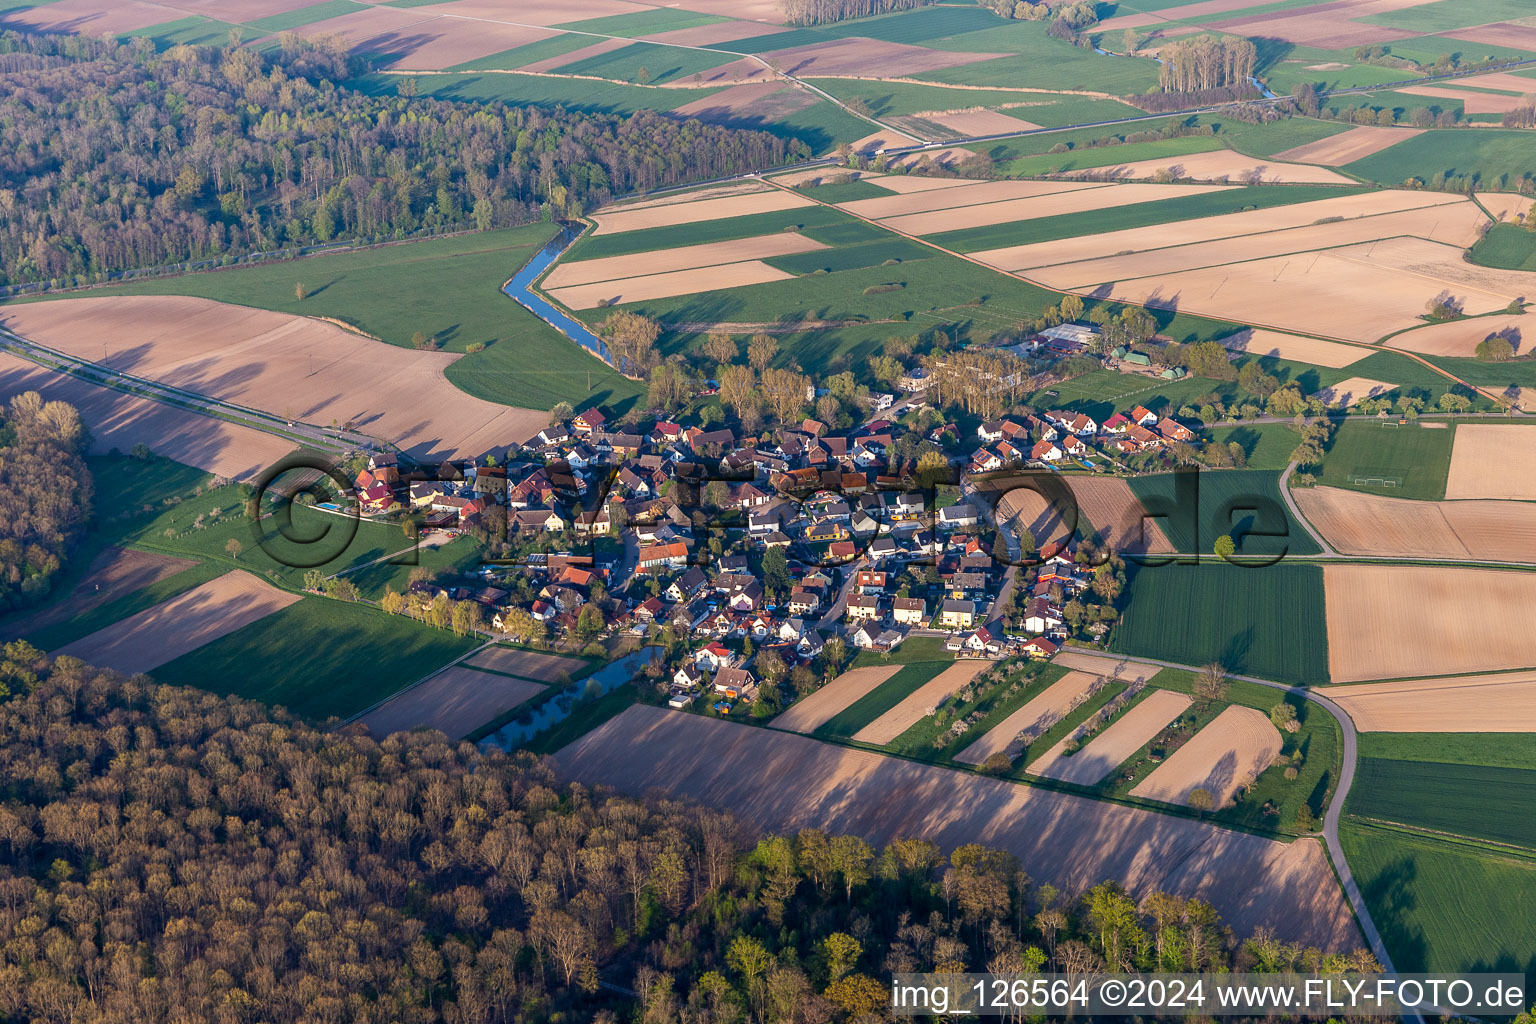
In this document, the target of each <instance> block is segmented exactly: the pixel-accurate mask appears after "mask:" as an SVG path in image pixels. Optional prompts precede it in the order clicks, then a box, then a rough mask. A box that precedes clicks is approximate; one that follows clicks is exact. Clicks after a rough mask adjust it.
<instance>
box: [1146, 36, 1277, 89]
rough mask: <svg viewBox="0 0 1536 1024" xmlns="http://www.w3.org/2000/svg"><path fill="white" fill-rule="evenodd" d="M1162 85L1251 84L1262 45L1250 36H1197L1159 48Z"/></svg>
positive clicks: (1217, 86) (1218, 86) (1220, 86)
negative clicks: (1257, 45)
mask: <svg viewBox="0 0 1536 1024" xmlns="http://www.w3.org/2000/svg"><path fill="white" fill-rule="evenodd" d="M1158 57H1159V59H1161V60H1162V64H1161V66H1160V68H1159V71H1158V85H1159V86H1160V87H1161V88H1162V90H1163V91H1164V92H1181V93H1182V92H1190V93H1195V92H1205V91H1207V90H1210V89H1227V88H1232V87H1234V86H1244V85H1248V84H1249V81H1248V80H1249V79H1250V78H1252V77H1253V71H1254V67H1255V65H1256V64H1257V62H1258V49H1257V48H1256V47H1255V46H1254V45H1253V41H1252V40H1249V39H1237V38H1230V39H1221V38H1217V37H1216V36H1195V37H1193V38H1189V39H1177V40H1174V41H1173V42H1171V43H1168V44H1166V45H1164V46H1163V47H1162V49H1160V50H1159V51H1158Z"/></svg>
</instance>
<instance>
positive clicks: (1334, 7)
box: [1205, 0, 1434, 50]
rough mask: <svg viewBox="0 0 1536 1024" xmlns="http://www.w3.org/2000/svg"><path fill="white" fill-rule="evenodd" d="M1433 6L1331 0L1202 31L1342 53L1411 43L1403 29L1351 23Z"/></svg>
mask: <svg viewBox="0 0 1536 1024" xmlns="http://www.w3.org/2000/svg"><path fill="white" fill-rule="evenodd" d="M1433 2H1434V0H1334V2H1333V3H1324V4H1313V5H1311V6H1308V7H1303V8H1301V9H1299V10H1294V11H1287V12H1284V13H1275V14H1267V15H1259V16H1254V17H1247V18H1234V19H1231V20H1228V21H1214V22H1208V23H1206V25H1205V27H1206V28H1209V29H1214V30H1216V31H1219V32H1229V33H1233V34H1235V35H1243V36H1266V37H1273V38H1275V39H1283V40H1285V41H1286V42H1289V43H1295V44H1297V45H1298V46H1315V47H1317V48H1318V49H1320V50H1344V49H1349V48H1350V47H1354V46H1369V45H1370V44H1372V43H1384V42H1390V41H1391V40H1394V39H1410V38H1413V37H1414V36H1416V35H1418V33H1416V32H1409V31H1407V30H1406V29H1397V28H1387V27H1386V26H1384V25H1373V24H1371V23H1370V22H1364V21H1356V20H1354V19H1357V18H1363V17H1366V16H1368V15H1372V14H1386V13H1388V12H1391V11H1401V10H1407V9H1408V8H1411V7H1419V6H1422V5H1424V4H1427V3H1433Z"/></svg>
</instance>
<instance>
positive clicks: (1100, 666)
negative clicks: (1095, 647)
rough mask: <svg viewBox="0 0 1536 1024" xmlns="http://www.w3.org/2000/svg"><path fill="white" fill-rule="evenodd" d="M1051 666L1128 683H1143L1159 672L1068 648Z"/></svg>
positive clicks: (1103, 655) (1137, 663) (1059, 654)
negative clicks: (1063, 667)
mask: <svg viewBox="0 0 1536 1024" xmlns="http://www.w3.org/2000/svg"><path fill="white" fill-rule="evenodd" d="M1051 664H1052V665H1063V666H1065V667H1067V668H1072V669H1078V670H1079V671H1082V672H1090V673H1092V674H1093V675H1096V676H1114V677H1115V678H1116V679H1123V680H1125V681H1126V682H1128V683H1144V682H1146V681H1147V680H1149V679H1151V678H1152V677H1153V676H1155V675H1157V673H1158V672H1160V671H1161V669H1160V668H1158V666H1156V665H1147V664H1144V663H1142V662H1139V661H1127V660H1126V659H1124V658H1117V657H1114V656H1113V655H1109V654H1092V653H1089V652H1088V651H1079V650H1074V649H1073V648H1070V647H1069V648H1067V649H1066V650H1063V651H1061V652H1059V653H1058V654H1057V655H1056V657H1054V658H1052V659H1051Z"/></svg>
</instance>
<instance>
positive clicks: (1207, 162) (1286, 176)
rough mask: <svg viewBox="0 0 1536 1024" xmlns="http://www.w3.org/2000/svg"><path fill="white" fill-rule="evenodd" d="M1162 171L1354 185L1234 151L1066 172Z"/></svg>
mask: <svg viewBox="0 0 1536 1024" xmlns="http://www.w3.org/2000/svg"><path fill="white" fill-rule="evenodd" d="M1159 171H1168V172H1169V173H1171V174H1172V175H1173V176H1174V177H1175V178H1189V179H1192V180H1194V181H1229V182H1233V183H1241V184H1253V185H1258V184H1263V183H1265V182H1270V183H1274V182H1284V183H1287V184H1306V183H1310V184H1319V185H1345V184H1354V181H1353V179H1350V178H1346V177H1344V175H1342V174H1339V173H1337V172H1336V171H1330V170H1327V169H1326V168H1322V167H1312V166H1310V165H1308V164H1288V163H1283V162H1281V161H1279V160H1259V159H1255V158H1254V157H1251V156H1244V155H1243V154H1241V153H1237V152H1234V151H1233V150H1230V149H1218V150H1213V151H1211V152H1209V153H1191V154H1190V155H1189V156H1176V157H1161V158H1159V159H1156V160H1134V161H1132V162H1130V163H1125V164H1112V165H1109V166H1104V167H1084V168H1081V169H1079V170H1075V171H1062V172H1061V174H1062V176H1063V177H1068V178H1151V177H1155V176H1156V175H1157V174H1158V172H1159Z"/></svg>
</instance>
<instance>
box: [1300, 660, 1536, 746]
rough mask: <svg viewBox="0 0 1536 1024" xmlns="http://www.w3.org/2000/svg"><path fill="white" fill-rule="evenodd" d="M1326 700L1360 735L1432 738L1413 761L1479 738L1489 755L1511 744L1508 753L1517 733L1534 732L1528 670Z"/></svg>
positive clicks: (1534, 691)
mask: <svg viewBox="0 0 1536 1024" xmlns="http://www.w3.org/2000/svg"><path fill="white" fill-rule="evenodd" d="M1328 697H1329V699H1330V700H1332V701H1334V702H1335V703H1337V704H1338V705H1339V707H1341V708H1343V709H1344V711H1345V712H1346V713H1347V714H1348V715H1349V717H1350V718H1351V719H1353V720H1354V723H1355V726H1356V728H1358V729H1359V730H1360V731H1361V732H1362V733H1377V734H1378V735H1380V736H1386V735H1402V734H1415V735H1417V734H1420V733H1427V732H1431V731H1433V732H1434V733H1436V734H1438V735H1437V738H1436V739H1435V740H1434V741H1433V742H1426V743H1425V744H1424V750H1423V751H1421V752H1419V753H1418V754H1417V755H1414V756H1417V757H1424V758H1428V757H1429V756H1430V755H1429V750H1430V749H1431V748H1437V747H1441V746H1454V747H1458V748H1460V747H1462V746H1464V745H1465V743H1466V742H1468V740H1473V739H1478V738H1479V737H1480V736H1481V739H1482V740H1483V741H1484V742H1485V743H1486V745H1487V748H1488V750H1489V751H1493V750H1497V749H1502V748H1504V747H1506V746H1509V745H1511V744H1513V745H1514V749H1521V744H1522V743H1523V742H1524V740H1523V736H1522V734H1525V733H1529V732H1532V731H1536V704H1533V701H1536V673H1533V672H1530V671H1525V672H1499V673H1489V674H1485V675H1476V674H1474V675H1456V676H1440V677H1435V678H1429V679H1403V680H1400V681H1397V682H1386V683H1361V684H1358V685H1355V686H1335V687H1332V688H1330V689H1329V690H1328ZM1486 733H1498V734H1500V735H1499V736H1498V737H1497V738H1492V739H1490V737H1488V736H1485V735H1482V734H1486ZM1401 742H1403V741H1398V744H1399V745H1400V744H1401ZM1410 759H1411V758H1410ZM1452 760H1453V761H1455V762H1457V763H1472V764H1484V763H1487V764H1495V765H1500V764H1505V763H1506V762H1504V761H1497V760H1495V761H1484V760H1481V759H1478V760H1473V761H1470V762H1467V761H1466V755H1465V754H1462V755H1459V756H1457V757H1454V758H1452ZM1517 763H1519V764H1528V763H1529V762H1523V761H1522V762H1517Z"/></svg>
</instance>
